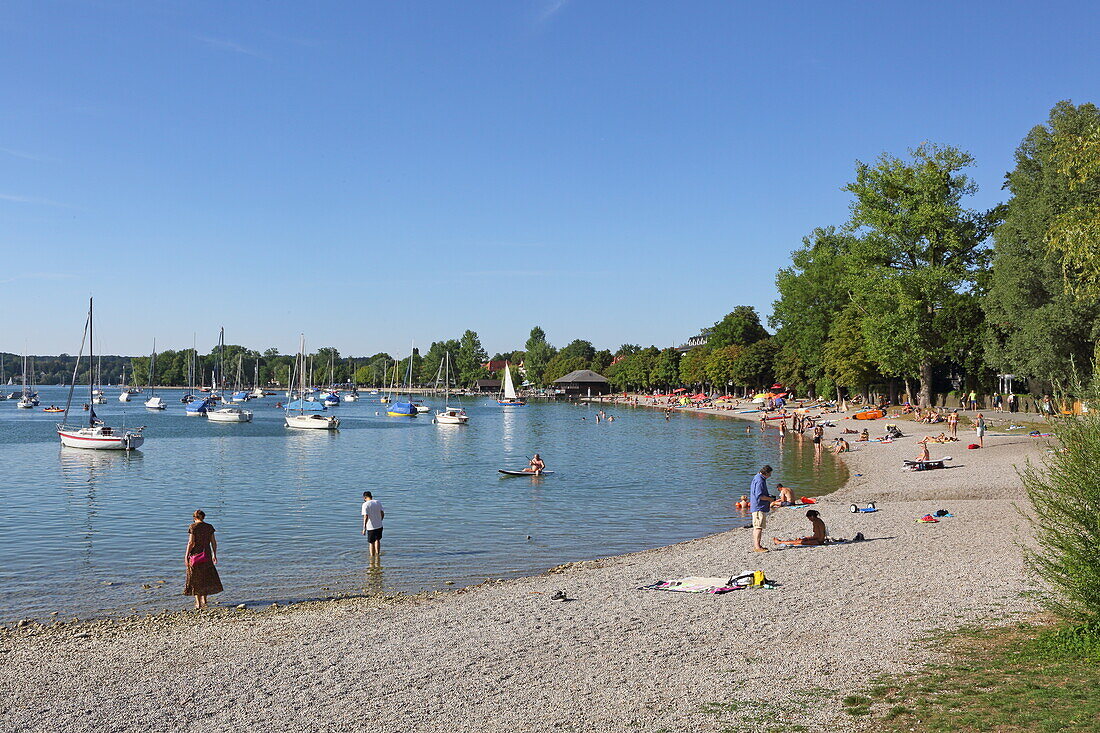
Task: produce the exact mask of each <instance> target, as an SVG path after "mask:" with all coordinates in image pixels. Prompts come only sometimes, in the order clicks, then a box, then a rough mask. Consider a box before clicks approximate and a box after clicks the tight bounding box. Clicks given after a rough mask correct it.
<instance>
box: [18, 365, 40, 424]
mask: <svg viewBox="0 0 1100 733" xmlns="http://www.w3.org/2000/svg"><path fill="white" fill-rule="evenodd" d="M31 373H32V374H33V373H34V367H31ZM15 406H16V407H18V408H19V409H20V410H33V409H34V408H35V407H38V397H37V396H36V395H35V394H34V391H33V389H32V388H31V383H30V381H29V378H28V377H27V355H26V354H23V391H22V394H21V396H20V397H19V402H17V403H16V405H15Z"/></svg>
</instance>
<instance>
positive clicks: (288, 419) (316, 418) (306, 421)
mask: <svg viewBox="0 0 1100 733" xmlns="http://www.w3.org/2000/svg"><path fill="white" fill-rule="evenodd" d="M305 351H306V337H305V336H304V335H303V336H302V341H301V345H300V346H299V348H298V359H297V361H296V363H295V369H297V370H298V400H297V402H291V396H292V395H293V391H292V389H291V387H290V385H289V384H288V385H287V393H286V399H287V407H286V411H285V412H284V413H283V419H284V420H285V423H286V426H287V427H288V428H298V429H302V430H336V429H337V428H338V427H340V418H338V417H336V416H335V415H321V414H319V413H318V412H312V411H310V409H313V410H316V409H317V407H316V406H313V407H312V408H307V407H306V405H307V404H308V402H307V400H306V399H305V393H306V355H305ZM314 404H316V403H314ZM292 405H293V407H292ZM320 409H321V410H324V409H325V408H324V407H323V406H321V407H320Z"/></svg>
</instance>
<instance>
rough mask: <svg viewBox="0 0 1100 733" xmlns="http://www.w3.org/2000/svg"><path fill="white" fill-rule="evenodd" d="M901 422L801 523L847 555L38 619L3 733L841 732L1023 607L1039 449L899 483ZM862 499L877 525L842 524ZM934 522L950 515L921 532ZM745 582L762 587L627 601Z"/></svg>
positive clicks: (639, 567)
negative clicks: (657, 585) (1024, 476)
mask: <svg viewBox="0 0 1100 733" xmlns="http://www.w3.org/2000/svg"><path fill="white" fill-rule="evenodd" d="M730 417H736V416H735V415H730ZM744 417H745V418H749V417H751V415H746V416H744ZM884 422H893V421H890V420H886V421H884V420H878V421H874V422H870V423H865V422H856V421H848V420H844V421H841V422H840V426H841V427H851V428H857V429H858V428H862V427H864V426H867V427H869V428H870V429H871V431H872V435H875V434H878V433H881V431H882V426H883V423H884ZM897 422H899V424H900V425H901V428H902V430H904V431H905V432H906V435H907V437H905V438H903V439H900V440H898V441H896V442H894V443H891V444H857V443H853V447H854V450H853V452H851V453H849V454H847V455H845V456H844V460H845V461H846V463H847V464H848V466H849V470H850V471H851V474H852V476H851V479H850V480H849V482H848V483H847V485H846V486H845V487H844V488H843V489H841V490H840V491H838V492H836V493H834V494H831V495H829V496H827V497H824V498H823V499H822V500H821V501H820V503H819V506H818V508H819V509H820V511H821V513H822V517H823V518H824V520H825V522H826V524H827V526H828V528H829V533H830V534H831V535H832V536H841V537H852V536H854V535H855V534H856V533H857V532H862V533H863V534H864V536H865V537H866V538H867V541H865V542H858V543H850V544H839V545H831V546H824V547H809V548H788V549H781V550H776V551H773V552H770V553H767V554H754V553H752V552H751V551H750V537H749V532H748V531H746V530H732V531H729V532H725V533H722V534H718V535H714V536H710V537H705V538H701V539H697V540H693V541H690V542H685V543H682V544H678V545H673V546H670V547H663V548H659V549H655V550H650V551H646V552H641V553H636V554H632V555H625V556H619V557H612V558H606V559H601V560H593V561H589V562H583V563H574V564H571V565H569V566H563V567H561V568H557V569H555V570H553V571H550V572H547V573H545V574H543V575H540V576H536V577H531V578H520V579H516V580H509V581H504V582H495V583H487V584H484V585H481V586H477V587H474V588H469V589H462V590H458V591H455V592H445V593H434V594H428V595H421V596H415V597H390V598H360V599H343V600H334V601H324V602H317V603H305V604H299V605H296V606H291V607H287V608H280V609H267V610H263V611H257V610H233V609H225V610H214V611H209V612H204V613H190V612H189V613H182V614H171V615H165V616H162V617H156V618H152V619H129V620H122V621H98V622H88V623H79V624H71V625H65V626H61V627H45V626H39V625H37V624H32V625H30V626H26V627H23V628H17V629H12V630H5V631H3V632H0V660H2V662H0V728H2V729H3V730H8V731H57V730H65V731H105V730H106V731H114V730H120V731H121V730H150V731H164V730H203V731H219V730H230V729H246V730H251V731H275V730H284V729H287V728H293V729H303V730H336V729H350V730H358V729H372V730H387V731H435V730H439V731H501V732H503V731H628V730H648V731H657V730H669V731H719V730H731V729H733V730H762V729H766V728H767V727H768V726H769V725H795V724H801V725H804V726H806V727H807V728H809V729H811V730H848V729H851V728H852V726H853V725H854V724H853V722H852V720H851V718H849V717H848V716H847V715H846V714H845V713H843V712H842V710H841V705H840V702H839V700H840V698H841V697H843V696H844V695H846V694H848V693H850V692H852V691H854V690H855V689H857V688H858V687H860V686H861V685H864V684H866V683H868V682H869V681H870V680H871V679H873V678H874V677H875V676H876V675H877V674H879V673H882V672H898V671H903V670H906V669H911V668H913V666H914V665H916V664H919V663H921V662H923V661H927V660H929V659H931V658H933V657H934V655H935V654H936V650H937V644H936V642H935V637H936V634H937V633H938V632H940V631H943V630H947V629H952V628H957V627H959V626H963V625H970V624H974V623H998V622H1000V621H1002V620H1005V619H1010V618H1013V617H1014V616H1016V615H1018V614H1024V613H1030V612H1032V611H1033V610H1034V609H1033V608H1032V606H1031V605H1030V604H1029V602H1027V601H1026V600H1024V599H1023V598H1022V597H1021V592H1022V591H1023V590H1024V589H1025V584H1024V573H1023V572H1022V571H1023V563H1022V557H1021V550H1020V543H1022V542H1026V541H1027V540H1028V538H1029V530H1028V527H1027V523H1026V521H1025V520H1024V519H1023V518H1022V517H1021V516H1020V513H1019V512H1018V511H1017V509H1016V505H1019V504H1022V502H1023V493H1022V488H1021V486H1020V481H1019V478H1018V476H1017V474H1016V468H1015V467H1016V466H1017V465H1021V464H1022V462H1023V461H1024V460H1027V459H1029V458H1031V459H1036V458H1038V457H1040V456H1041V454H1042V451H1043V450H1045V449H1046V448H1047V447H1049V441H1047V440H1042V439H1035V438H1029V437H1025V436H1011V437H1009V436H1000V435H997V431H996V429H994V430H993V434H992V435H987V437H986V448H984V449H982V450H966V445H965V444H966V443H967V442H969V441H970V440H971V437H970V436H971V435H972V431H967V432H966V434H965V435H964V433H963V431H962V430H960V437H961V438H962V441H961V444H960V443H954V444H950V445H947V446H941V445H933V446H931V451H932V457H933V458H936V457H939V456H943V455H945V454H949V455H952V456H953V460H952V461H951V462H950V465H951V468H950V469H947V470H940V471H927V472H917V473H912V472H904V471H902V470H900V469H901V463H902V460H903V459H905V458H913V457H915V455H916V452H917V446H916V439H917V437H919V436H920V435H923V434H926V433H931V434H938V433H940V432H941V431H942V430H943V429H944V426H941V425H936V426H922V425H917V424H914V423H911V422H908V421H904V422H903V421H897ZM748 427H750V428H751V429H753V430H756V429H758V428H756V427H755V426H754V425H749V426H748ZM839 432H840V431H839V428H837V429H831V430H829V431H828V432H827V436H828V437H829V438H831V437H832V436H834V435H836V434H839ZM848 437H849V438H850V439H852V438H854V437H855V436H848ZM799 439H800V438H796V437H794V436H790V437H788V438H787V439H786V440H788V441H794V440H799ZM805 439H806V440H808V438H805ZM750 478H751V476H746V477H745V486H746V491H747V488H748V482H749V480H750ZM775 480H778V481H782V480H783V477H782V476H778V475H777V476H775V477H774V479H773V485H774V481H775ZM794 488H795V490H796V492H797V490H798V487H794ZM869 501H874V502H876V503H877V505H878V509H879V511H877V512H876V513H871V514H852V513H850V512H849V509H848V507H849V505H850V504H852V503H858V504H861V505H862V504H865V503H866V502H869ZM941 508H943V509H948V510H950V511H951V512H952V513H953V514H954V515H955V516H954V517H953V518H949V519H944V520H942V521H940V522H939V523H937V524H920V523H917V522H916V521H915V520H916V518H917V517H919V516H922V515H924V514H927V513H929V512H932V511H935V510H937V509H941ZM807 531H808V523H807V521H806V518H805V512H804V511H803V510H802V509H799V508H781V509H777V510H775V511H774V512H773V514H772V515H771V519H770V520H769V527H768V530H767V533H766V536H768V537H770V536H772V535H776V536H780V537H791V536H800V535H802V534H806V533H807ZM753 569H762V570H764V571H765V572H766V574H767V576H768V577H769V578H771V579H774V580H775V581H777V582H778V583H779V584H780V587H779V588H777V589H775V590H762V589H746V590H738V591H734V592H731V593H727V594H724V595H709V594H687V593H667V592H655V591H642V590H637V589H636V588H637V587H638V586H640V585H643V584H646V583H651V582H653V581H654V580H657V579H670V578H679V577H682V576H688V575H696V576H730V575H733V574H735V573H739V572H740V571H742V570H753ZM557 590H562V591H564V592H565V593H566V594H567V596H568V598H569V600H566V601H557V600H551V594H552V593H554V592H555V591H557ZM187 602H188V599H186V598H183V597H181V598H180V603H181V606H183V605H184V604H186V603H187Z"/></svg>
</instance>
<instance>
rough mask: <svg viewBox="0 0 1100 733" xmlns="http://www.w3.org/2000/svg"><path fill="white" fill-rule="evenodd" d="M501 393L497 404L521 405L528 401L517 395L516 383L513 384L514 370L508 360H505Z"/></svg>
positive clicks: (507, 405)
mask: <svg viewBox="0 0 1100 733" xmlns="http://www.w3.org/2000/svg"><path fill="white" fill-rule="evenodd" d="M501 391H502V392H501V395H500V396H499V397H497V404H498V405H503V406H505V407H509V406H512V407H520V406H522V405H526V404H527V403H526V402H524V401H523V400H521V399H519V398H517V397H516V385H514V384H512V370H511V369H509V368H508V362H504V380H503V382H502V384H501Z"/></svg>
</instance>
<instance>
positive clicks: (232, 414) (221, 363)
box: [206, 328, 252, 423]
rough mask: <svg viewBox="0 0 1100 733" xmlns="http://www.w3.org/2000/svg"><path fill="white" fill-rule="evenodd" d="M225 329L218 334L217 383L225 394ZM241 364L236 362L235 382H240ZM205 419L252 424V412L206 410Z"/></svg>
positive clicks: (225, 401) (235, 408) (237, 408)
mask: <svg viewBox="0 0 1100 733" xmlns="http://www.w3.org/2000/svg"><path fill="white" fill-rule="evenodd" d="M224 353H225V329H224V328H223V329H221V331H220V332H219V333H218V382H219V386H220V387H221V388H222V392H223V393H224V392H225V376H224V375H225V360H224V358H223V357H224ZM240 366H241V362H240V360H238V361H237V381H238V383H239V382H240V375H241V368H240ZM221 398H222V404H226V403H227V402H228V400H226V398H225V396H224V394H223V395H222V396H221ZM206 419H207V420H209V421H210V422H237V423H240V422H252V410H245V409H242V408H240V407H219V408H218V409H217V410H207V411H206Z"/></svg>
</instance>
